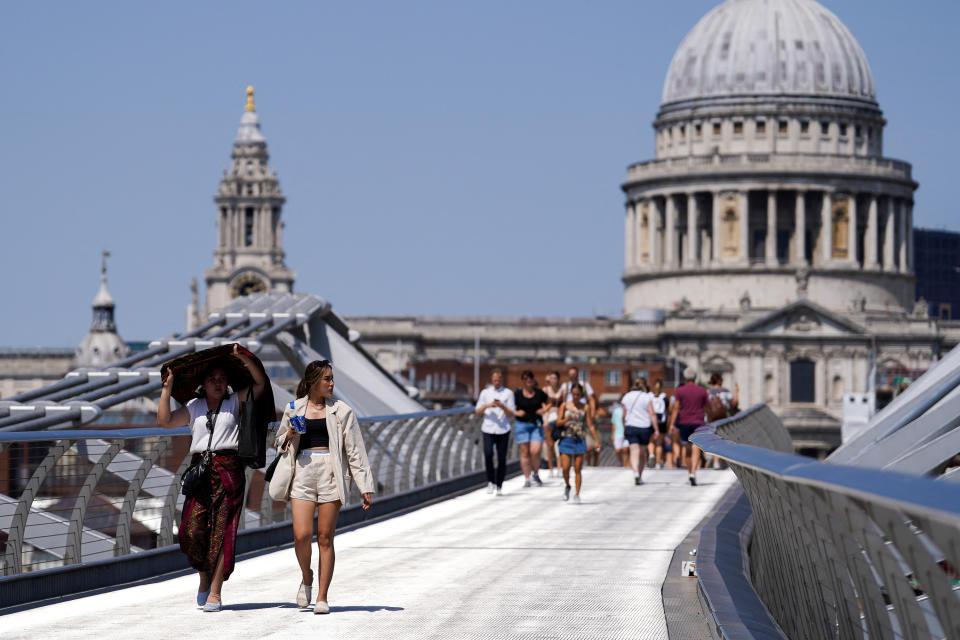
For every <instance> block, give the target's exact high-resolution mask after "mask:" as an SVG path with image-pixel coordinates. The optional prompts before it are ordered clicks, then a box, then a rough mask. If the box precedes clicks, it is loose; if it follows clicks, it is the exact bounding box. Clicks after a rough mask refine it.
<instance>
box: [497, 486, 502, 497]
mask: <svg viewBox="0 0 960 640" xmlns="http://www.w3.org/2000/svg"><path fill="white" fill-rule="evenodd" d="M497 495H498V496H502V495H503V489H501V488H500V487H497Z"/></svg>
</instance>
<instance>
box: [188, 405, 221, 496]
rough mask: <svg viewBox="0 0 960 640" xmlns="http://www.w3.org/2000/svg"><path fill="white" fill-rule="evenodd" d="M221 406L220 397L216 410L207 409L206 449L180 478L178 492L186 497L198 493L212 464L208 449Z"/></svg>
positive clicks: (211, 454) (211, 455) (211, 456)
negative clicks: (207, 432) (207, 433)
mask: <svg viewBox="0 0 960 640" xmlns="http://www.w3.org/2000/svg"><path fill="white" fill-rule="evenodd" d="M221 406H223V398H220V402H219V403H217V410H216V412H213V411H207V431H209V432H210V437H208V438H207V450H206V451H204V452H203V453H202V454H200V461H199V462H197V463H196V464H192V465H190V466H189V467H187V470H186V471H184V472H183V476H182V477H181V478H180V493H182V494H183V495H185V496H186V497H188V498H193V497H196V495H197V494H198V493H200V489H201V488H202V487H203V481H204V479H206V477H207V469H209V468H210V465H211V464H213V452H212V451H210V445H211V444H212V443H213V428H214V426H216V424H217V416H219V415H220V407H221ZM191 427H192V425H191Z"/></svg>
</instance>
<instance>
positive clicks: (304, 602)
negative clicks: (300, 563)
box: [297, 583, 312, 609]
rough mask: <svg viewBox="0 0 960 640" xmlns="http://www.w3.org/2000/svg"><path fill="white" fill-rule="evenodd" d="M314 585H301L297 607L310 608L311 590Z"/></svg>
mask: <svg viewBox="0 0 960 640" xmlns="http://www.w3.org/2000/svg"><path fill="white" fill-rule="evenodd" d="M311 588H312V585H308V584H303V583H300V590H299V591H297V606H298V607H300V608H301V609H306V608H307V607H309V606H310V590H311Z"/></svg>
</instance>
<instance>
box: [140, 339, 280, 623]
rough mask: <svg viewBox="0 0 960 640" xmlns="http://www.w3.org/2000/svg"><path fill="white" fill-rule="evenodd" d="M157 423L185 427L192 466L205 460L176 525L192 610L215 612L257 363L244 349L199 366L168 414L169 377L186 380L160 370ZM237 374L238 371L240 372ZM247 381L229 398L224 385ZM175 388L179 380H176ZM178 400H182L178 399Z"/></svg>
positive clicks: (260, 379)
mask: <svg viewBox="0 0 960 640" xmlns="http://www.w3.org/2000/svg"><path fill="white" fill-rule="evenodd" d="M237 359H239V363H242V366H243V367H244V368H245V369H246V371H247V372H248V374H249V375H246V374H244V375H243V376H239V375H238V374H237V373H236V372H235V370H236V369H237V368H239V367H240V365H239V364H238V361H237ZM163 371H164V375H163V387H162V388H161V391H160V405H159V407H158V408H157V424H158V425H160V426H161V427H165V428H168V429H171V428H174V427H184V426H188V425H189V426H190V429H191V432H192V440H191V443H190V453H192V454H193V459H192V460H191V462H192V464H198V463H200V461H201V459H202V458H206V459H207V460H208V461H209V463H208V465H207V469H206V472H205V473H204V474H203V476H202V478H203V479H202V481H201V482H200V484H199V487H198V489H197V490H196V493H195V494H194V495H191V496H188V497H187V498H186V500H184V503H183V521H182V522H181V523H180V532H179V538H180V549H181V550H182V551H183V552H184V553H185V554H186V555H187V558H188V559H189V561H190V566H191V567H193V568H194V569H196V570H197V571H198V572H199V573H200V588H199V590H198V592H197V606H199V607H202V608H203V610H204V611H209V612H215V611H220V609H221V608H222V600H221V597H220V589H221V587H222V585H223V583H224V581H226V580H227V578H229V577H230V574H231V573H232V572H233V566H234V559H235V557H236V545H235V542H236V538H237V528H238V526H239V524H240V513H241V511H242V507H243V485H244V465H243V462H242V461H241V460H240V459H239V458H238V457H237V447H238V444H239V424H240V403H239V400H238V399H239V398H244V399H245V398H247V392H248V389H252V391H253V397H254V399H256V398H258V397H260V395H261V394H262V393H263V390H264V387H265V386H266V385H267V377H266V374H265V373H264V371H263V369H262V368H261V365H260V364H259V361H257V360H256V359H255V358H254V357H253V356H252V355H251V354H249V353H248V352H247V351H246V350H245V349H240V348H239V347H238V346H237V345H234V346H233V354H232V359H231V355H229V354H225V355H224V356H223V357H219V358H217V359H212V360H210V361H209V362H206V363H201V365H200V367H199V368H195V369H194V370H193V371H191V372H190V376H195V377H196V381H197V382H198V383H200V384H201V385H202V386H200V388H199V389H198V391H197V394H196V397H195V398H194V399H192V400H190V401H189V402H187V403H186V404H185V405H184V406H182V407H180V408H179V409H177V410H176V411H170V397H171V393H172V391H173V388H174V385H175V384H176V383H175V378H177V377H178V376H185V375H187V374H186V373H185V372H184V370H183V369H181V370H180V373H179V374H178V373H176V371H177V368H176V367H168V366H166V365H165V366H164V369H163ZM240 371H241V372H242V371H243V369H240ZM243 379H246V380H250V379H252V380H253V382H252V385H251V386H250V387H248V389H236V388H234V393H230V392H229V389H228V388H227V385H228V383H231V382H232V384H231V386H234V387H235V386H236V385H237V383H236V382H235V381H236V380H243ZM177 382H179V383H180V384H181V385H182V384H183V383H185V382H186V381H185V380H178V381H177ZM181 397H182V396H181Z"/></svg>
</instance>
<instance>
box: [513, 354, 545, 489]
mask: <svg viewBox="0 0 960 640" xmlns="http://www.w3.org/2000/svg"><path fill="white" fill-rule="evenodd" d="M520 385H521V386H520V387H519V388H518V389H517V390H516V391H514V392H513V398H514V404H515V405H516V407H517V408H516V410H515V411H514V414H513V415H514V416H515V421H514V423H513V434H514V437H515V438H516V439H517V447H518V448H519V449H520V469H521V470H522V471H523V486H524V487H525V488H526V487H529V486H530V481H531V480H533V482H535V483H536V485H537V486H538V487H542V486H543V482H542V481H541V480H540V473H539V471H540V447H541V445H542V443H543V426H542V422H543V418H542V416H543V414H544V413H546V412H547V409H548V406H547V405H548V400H547V394H545V393H544V392H543V391H542V390H541V389H539V388H538V387H537V381H536V379H535V378H534V377H533V371H529V370H527V371H524V372H523V373H521V374H520Z"/></svg>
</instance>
